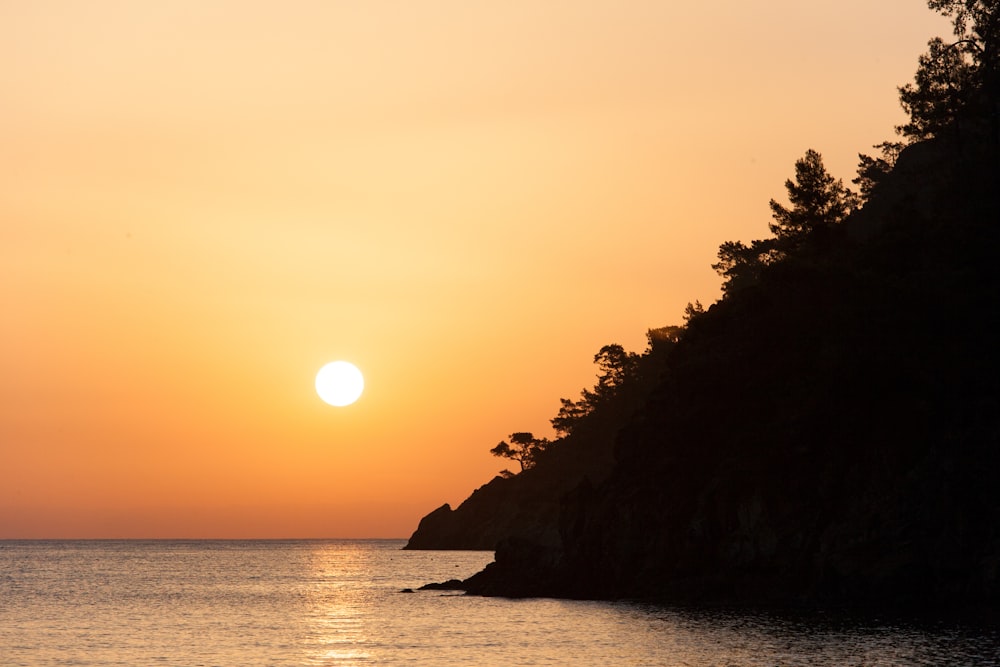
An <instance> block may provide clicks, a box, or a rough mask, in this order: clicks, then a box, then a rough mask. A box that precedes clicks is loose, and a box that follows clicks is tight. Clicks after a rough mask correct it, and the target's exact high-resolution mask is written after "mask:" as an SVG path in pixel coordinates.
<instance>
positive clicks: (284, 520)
mask: <svg viewBox="0 0 1000 667" xmlns="http://www.w3.org/2000/svg"><path fill="white" fill-rule="evenodd" d="M946 31H947V24H946V23H945V21H944V20H943V19H941V18H940V17H938V16H936V15H935V14H933V13H931V12H930V11H929V10H927V9H926V7H925V5H924V3H923V2H921V1H920V0H880V1H879V2H872V0H815V1H811V2H802V0H761V1H760V2H756V3H748V2H745V1H744V0H723V1H720V2H713V3H690V2H687V3H680V2H666V1H665V0H664V1H659V2H639V1H636V2H627V3H622V2H618V1H615V0H600V1H586V0H584V1H581V0H573V1H569V0H565V1H560V2H555V1H553V2H537V1H534V0H532V1H527V0H525V1H520V0H515V1H512V2H491V3H470V2H466V1H465V0H442V1H413V2H404V1H402V0H396V1H388V0H374V1H369V0H366V1H365V2H360V1H358V2H347V1H345V2H326V1H321V0H313V1H309V0H297V1H296V0H293V1H291V2H267V1H264V0H256V1H249V2H248V1H245V0H239V1H237V0H220V1H215V2H211V1H210V2H204V1H203V0H183V1H172V2H164V3H139V2H123V1H111V0H96V1H95V2H87V3H82V2H71V1H69V0H65V1H58V0H48V1H46V0H39V1H32V2H13V1H9V0H0V180H2V182H3V187H2V188H0V257H2V262H0V538H21V537H23V538H30V537H52V538H59V537H406V536H408V535H409V534H410V532H412V530H413V529H414V528H415V527H416V524H417V521H418V520H419V518H420V517H421V516H422V515H423V514H425V513H426V512H428V511H429V510H431V509H433V508H435V507H437V506H438V505H440V504H441V503H443V502H446V501H447V502H451V503H452V504H457V503H458V502H461V500H463V499H464V498H465V497H466V496H467V495H468V493H469V492H470V491H471V490H472V489H473V488H475V487H477V486H479V485H481V484H483V483H485V482H487V481H488V480H489V479H490V478H491V477H492V476H493V474H495V473H496V472H497V471H499V470H500V469H501V468H503V467H505V465H504V463H505V462H504V461H501V460H499V459H496V458H494V457H492V456H490V454H489V449H490V448H491V447H492V446H493V445H495V444H496V443H497V442H498V441H499V440H501V439H503V438H505V437H507V435H508V434H509V433H511V432H513V431H521V430H533V431H535V433H536V434H539V435H541V434H544V435H551V431H550V430H549V427H548V419H549V418H550V417H552V416H553V415H554V414H555V413H556V411H557V410H558V407H559V398H560V397H562V396H565V397H572V398H575V397H576V396H577V395H578V392H579V390H580V389H581V388H583V387H584V386H590V385H591V384H593V381H594V367H593V365H592V363H591V359H592V357H593V354H594V353H595V352H596V351H597V350H598V349H599V348H600V347H601V346H602V345H604V344H606V343H612V342H618V343H622V344H623V345H625V346H626V347H627V348H629V349H632V350H634V351H641V350H642V349H643V347H644V345H645V331H646V330H647V329H648V328H650V327H656V326H663V325H666V324H675V323H679V322H680V321H681V313H682V311H683V308H684V306H685V304H686V303H687V302H688V301H693V300H695V299H700V300H701V301H702V302H703V303H705V304H708V303H710V302H712V301H714V300H715V298H716V297H717V296H718V285H719V279H718V277H717V276H716V275H715V273H714V272H713V271H712V270H711V268H710V265H711V264H712V263H713V262H714V261H715V253H716V249H717V247H718V245H719V244H720V243H722V242H723V241H726V240H733V239H743V240H749V239H752V238H760V237H762V236H765V235H766V234H767V222H768V220H769V214H768V207H767V202H768V199H769V198H770V197H779V196H781V195H782V194H783V192H784V189H783V186H782V183H783V182H784V179H785V178H787V177H789V176H790V175H791V174H792V165H793V163H794V161H795V160H796V159H797V158H799V157H801V156H802V154H803V153H804V152H805V150H806V149H807V148H810V147H812V148H816V149H817V150H819V151H820V152H822V153H823V155H824V157H825V160H826V163H827V166H828V167H829V168H830V169H831V171H832V172H834V173H835V174H836V175H837V176H840V177H843V178H844V179H845V181H849V180H850V178H851V177H852V176H853V174H854V169H855V166H856V163H857V153H858V152H859V151H866V150H868V148H869V147H870V146H871V145H872V144H875V143H878V142H880V141H883V140H885V139H889V138H891V137H892V127H893V125H895V124H898V123H899V122H901V120H902V113H901V111H900V110H899V107H898V104H897V101H896V90H895V87H896V86H897V85H900V84H902V83H905V82H906V81H908V80H910V78H911V77H912V73H913V71H914V69H915V67H916V61H917V56H918V55H919V54H920V53H921V52H922V51H923V50H924V47H925V45H926V41H927V39H929V38H930V37H932V36H933V35H935V34H945V33H946ZM334 359H347V360H350V361H352V362H354V363H355V364H357V365H358V366H359V367H360V368H361V369H362V371H363V372H364V373H365V377H366V382H367V388H366V392H365V394H364V395H363V396H362V398H361V400H360V401H359V402H358V403H356V404H354V405H353V406H350V407H347V408H333V407H330V406H327V405H325V404H324V403H322V402H321V401H320V400H319V398H318V397H317V396H316V394H315V392H314V390H313V376H314V374H315V373H316V371H317V370H318V369H319V368H320V366H322V365H323V364H324V363H326V362H327V361H331V360H334Z"/></svg>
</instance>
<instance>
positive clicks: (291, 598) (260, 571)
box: [0, 540, 1000, 667]
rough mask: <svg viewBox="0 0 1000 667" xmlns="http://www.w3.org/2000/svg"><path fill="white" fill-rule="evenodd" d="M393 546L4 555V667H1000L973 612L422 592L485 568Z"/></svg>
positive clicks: (188, 547)
mask: <svg viewBox="0 0 1000 667" xmlns="http://www.w3.org/2000/svg"><path fill="white" fill-rule="evenodd" d="M404 544H405V541H403V540H301V541H300V540H296V541H273V540H267V541H228V540H227V541H202V540H198V541H176V540H168V541H163V540H156V541H137V540H125V541H106V540H101V541H0V665H2V666H3V667H14V666H24V667H47V666H50V665H51V666H55V665H59V666H64V665H128V666H130V667H133V666H145V665H170V666H177V667H185V666H192V667H194V666H199V667H203V666H216V665H218V666H220V667H223V666H224V667H250V666H256V665H268V666H272V667H276V666H284V665H304V666H305V665H338V666H345V667H346V666H350V665H573V666H588V665H594V666H596V665H600V666H602V667H607V666H619V665H664V666H677V667H680V666H684V667H700V666H706V667H707V666H750V667H754V666H761V667H764V666H767V667H775V666H779V665H780V666H793V665H810V666H827V665H829V666H831V667H832V666H834V665H836V666H837V667H843V666H845V665H865V666H872V667H874V666H882V665H884V666H890V665H891V666H900V665H1000V631H998V628H996V627H995V626H993V625H991V623H990V622H988V620H987V619H983V618H978V617H976V616H975V615H972V616H969V617H962V618H961V619H956V618H955V617H953V616H952V615H942V616H941V617H935V616H934V615H933V614H932V615H930V617H928V616H926V615H925V616H923V617H920V618H909V617H906V616H905V615H899V614H889V615H886V614H875V613H872V614H867V615H860V616H859V615H857V614H852V615H848V614H843V613H835V612H827V613H822V612H817V611H812V612H808V613H805V612H801V613H791V612H780V613H779V612H774V611H770V612H768V611H752V610H745V609H743V610H727V609H721V608H703V609H698V608H691V607H685V608H680V607H671V606H660V605H651V604H642V603H637V602H585V601H567V600H552V599H541V598H540V599H520V600H511V599H504V598H482V597H474V596H468V595H464V594H461V593H455V592H450V591H417V590H416V589H417V588H419V587H420V586H421V585H423V584H425V583H428V582H439V581H445V580H448V579H456V578H457V579H461V578H465V577H467V576H469V575H471V574H473V573H474V572H476V571H478V570H480V569H481V568H482V567H483V566H485V565H486V564H487V563H489V562H490V561H491V560H492V558H493V554H492V553H491V552H482V551H403V550H402V547H403V545H404ZM410 591H413V592H410Z"/></svg>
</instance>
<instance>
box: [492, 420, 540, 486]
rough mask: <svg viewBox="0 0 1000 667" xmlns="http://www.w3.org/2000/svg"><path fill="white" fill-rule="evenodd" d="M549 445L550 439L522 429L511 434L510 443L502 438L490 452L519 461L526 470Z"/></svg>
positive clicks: (522, 468)
mask: <svg viewBox="0 0 1000 667" xmlns="http://www.w3.org/2000/svg"><path fill="white" fill-rule="evenodd" d="M548 446H549V440H548V439H546V438H536V437H535V436H534V434H532V433H530V432H526V431H520V432H517V433H511V434H510V443H508V442H507V441H506V440H501V441H500V444H498V445H497V446H496V447H494V448H493V449H491V450H490V454H492V455H493V456H501V457H503V458H507V459H511V460H513V461H517V462H518V463H519V464H521V470H522V471H524V470H528V469H530V468H532V467H533V466H534V465H535V462H536V461H537V460H538V455H539V454H541V453H542V452H543V451H545V449H546V448H547V447H548ZM505 472H506V471H505ZM505 476H506V475H505Z"/></svg>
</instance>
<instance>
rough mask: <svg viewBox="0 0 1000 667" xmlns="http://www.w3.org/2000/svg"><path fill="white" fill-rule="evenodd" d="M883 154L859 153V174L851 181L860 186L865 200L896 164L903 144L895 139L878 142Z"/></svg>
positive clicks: (877, 146) (862, 197) (861, 194)
mask: <svg viewBox="0 0 1000 667" xmlns="http://www.w3.org/2000/svg"><path fill="white" fill-rule="evenodd" d="M875 148H878V149H879V151H880V153H881V155H879V156H878V157H872V156H871V155H865V154H864V153H859V154H858V160H859V161H858V176H857V178H855V179H853V180H852V181H851V182H852V183H854V184H855V185H857V186H858V189H859V190H860V191H861V193H860V196H861V199H862V200H863V201H868V199H869V197H871V194H872V190H873V189H875V186H876V185H878V183H879V182H880V181H881V180H882V179H883V178H885V177H886V175H887V174H888V173H889V172H890V171H892V168H893V167H895V166H896V158H898V157H899V152H900V151H901V150H903V144H902V143H900V142H895V141H883V142H882V143H880V144H877V145H876V146H875Z"/></svg>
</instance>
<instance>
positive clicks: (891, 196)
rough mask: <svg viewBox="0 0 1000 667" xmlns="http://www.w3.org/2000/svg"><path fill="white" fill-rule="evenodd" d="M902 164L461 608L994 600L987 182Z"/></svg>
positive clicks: (970, 166) (991, 221)
mask: <svg viewBox="0 0 1000 667" xmlns="http://www.w3.org/2000/svg"><path fill="white" fill-rule="evenodd" d="M900 163H901V165H902V166H903V167H906V166H907V164H909V165H910V166H911V167H913V168H912V169H909V172H910V173H909V174H908V173H907V171H908V169H906V168H904V169H900V170H899V171H898V173H895V172H894V173H895V176H893V178H890V179H889V180H888V181H887V182H886V183H884V184H882V185H880V186H879V189H880V191H879V190H877V191H876V192H875V193H874V195H873V203H872V204H871V205H870V207H868V208H866V210H868V211H869V212H868V214H867V218H866V217H865V215H864V214H862V215H860V216H858V217H857V218H856V219H855V220H854V221H852V225H853V226H851V225H849V226H848V227H847V229H848V230H850V231H851V233H850V234H848V233H843V234H841V235H840V236H839V237H838V238H836V239H833V240H832V241H830V242H829V243H828V244H827V247H825V248H824V249H823V251H822V253H816V254H813V255H811V256H802V257H799V258H795V259H794V261H787V262H784V263H782V264H781V265H779V266H775V267H773V270H771V271H768V272H767V273H766V274H765V276H764V278H763V279H762V280H761V281H760V283H759V284H758V285H755V286H752V287H749V288H747V289H745V290H743V291H742V292H740V293H738V294H734V295H731V297H727V298H726V299H724V300H723V301H721V302H719V303H718V304H716V305H714V306H713V307H712V308H711V309H710V310H709V311H708V312H707V313H705V314H704V315H701V316H699V317H698V318H696V319H694V320H693V321H692V322H691V323H690V325H689V327H688V331H687V333H686V334H685V336H684V338H683V339H682V341H681V343H680V344H679V345H678V346H677V347H676V348H675V349H674V350H673V351H672V353H671V355H670V358H669V362H668V365H667V369H666V371H665V373H664V375H663V380H662V382H661V383H660V385H659V386H658V387H657V389H656V390H655V392H654V393H653V395H652V396H651V397H650V399H649V400H648V402H647V403H646V405H645V406H644V407H643V408H642V409H641V410H640V411H639V413H638V415H637V416H636V418H635V419H634V420H633V421H632V422H631V423H630V424H629V425H628V426H627V427H626V428H624V429H623V430H622V431H621V432H620V433H619V435H618V437H617V444H616V458H617V464H616V466H615V468H614V471H613V473H612V474H611V475H610V477H609V478H608V479H606V480H605V481H604V482H603V483H599V484H590V483H583V484H580V485H579V486H577V487H576V489H575V490H573V491H572V492H570V493H567V494H564V495H563V496H562V498H561V501H560V503H561V504H560V510H559V515H558V530H559V539H558V541H557V543H555V544H553V543H552V542H549V543H547V544H543V543H540V542H538V541H533V540H531V539H517V538H514V539H507V540H506V541H504V542H502V543H501V544H500V545H499V547H498V550H497V557H496V563H494V564H493V565H491V566H490V567H488V568H487V570H485V571H484V572H482V573H480V574H478V575H476V576H474V577H473V578H471V579H470V580H468V581H467V582H466V587H467V589H468V590H469V591H470V592H473V593H481V594H500V595H554V596H562V597H596V598H609V597H610V598H613V597H640V598H650V597H651V598H657V599H695V600H712V599H714V600H726V601H752V602H787V601H816V600H837V601H848V602H867V601H879V602H880V603H887V602H888V603H891V602H899V603H905V602H915V601H920V602H922V603H928V602H930V601H954V602H966V601H970V600H979V601H983V600H986V601H997V600H1000V482H998V479H1000V380H998V378H1000V363H998V359H1000V355H998V354H997V353H996V351H995V346H996V341H998V340H1000V324H998V319H1000V313H998V310H1000V280H998V270H997V268H996V257H995V254H996V252H997V250H998V249H1000V178H998V171H997V170H996V166H995V162H994V161H982V160H981V161H975V160H972V161H970V160H968V159H966V160H964V161H962V160H959V159H956V157H955V155H954V154H953V153H949V152H948V151H942V150H939V148H935V147H933V146H932V147H930V149H929V148H928V147H927V146H922V147H920V148H919V149H917V150H911V151H909V154H907V152H904V154H903V155H902V156H901V157H900ZM921 164H923V165H926V166H927V168H929V169H931V173H934V174H936V175H935V176H934V177H933V178H931V177H928V176H927V172H926V170H925V169H923V168H920V166H921ZM913 174H918V175H919V178H914V177H913ZM871 211H877V215H876V214H873V213H871Z"/></svg>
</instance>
